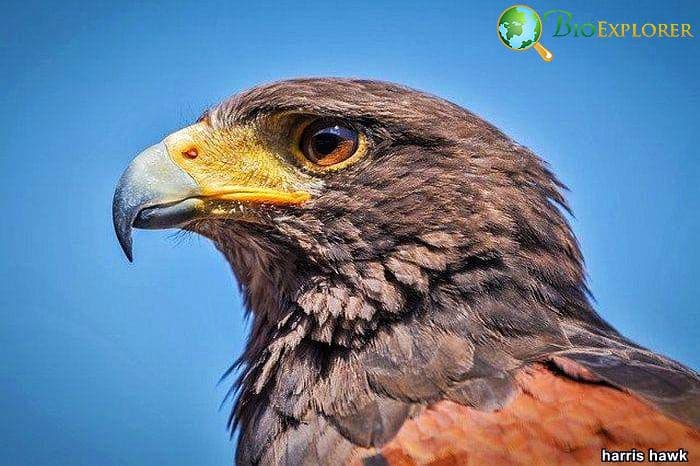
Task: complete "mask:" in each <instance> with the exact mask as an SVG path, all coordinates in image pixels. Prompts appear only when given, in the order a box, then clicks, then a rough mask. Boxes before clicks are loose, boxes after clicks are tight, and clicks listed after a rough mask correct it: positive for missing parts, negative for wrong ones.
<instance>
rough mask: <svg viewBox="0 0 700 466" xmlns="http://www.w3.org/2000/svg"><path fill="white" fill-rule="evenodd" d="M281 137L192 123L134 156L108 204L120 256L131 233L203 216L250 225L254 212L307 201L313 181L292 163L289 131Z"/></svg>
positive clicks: (127, 251)
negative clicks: (119, 245) (137, 229)
mask: <svg viewBox="0 0 700 466" xmlns="http://www.w3.org/2000/svg"><path fill="white" fill-rule="evenodd" d="M277 129H278V128H277ZM282 133H283V134H282V136H275V135H277V134H280V133H279V132H278V131H265V130H263V129H261V128H259V127H257V126H254V125H249V126H237V127H234V128H231V129H215V128H213V127H212V126H210V125H209V124H208V123H207V122H199V123H196V124H194V125H192V126H188V127H186V128H183V129H181V130H180V131H177V132H175V133H173V134H171V135H170V136H168V137H167V138H165V140H164V141H162V142H160V143H158V144H156V145H154V146H152V147H150V148H148V149H146V150H144V151H143V152H142V153H141V154H139V156H137V157H136V158H135V159H134V160H133V161H132V162H131V164H129V166H128V167H127V169H126V170H125V171H124V173H123V174H122V176H121V178H120V180H119V183H118V184H117V188H116V191H115V194H114V201H113V204H112V217H113V220H114V228H115V232H116V234H117V238H118V239H119V242H120V244H121V246H122V248H123V249H124V252H125V254H126V256H127V258H128V259H129V260H131V257H132V256H131V249H132V239H131V230H132V228H133V227H136V228H147V229H162V228H180V227H183V226H185V225H186V224H187V223H189V222H191V221H193V220H196V219H206V218H233V219H240V220H250V221H255V220H256V218H257V217H256V215H257V214H256V212H258V213H259V211H258V210H257V209H256V207H260V206H263V205H276V206H298V205H301V204H303V203H304V202H306V201H307V200H309V199H310V198H311V194H312V191H313V190H314V189H315V188H317V187H318V186H319V181H318V180H315V179H314V178H313V177H312V176H310V175H309V174H307V173H305V172H304V171H303V170H301V169H300V168H299V167H298V165H297V164H295V163H293V161H292V160H293V157H294V155H293V149H292V148H290V147H289V146H290V139H289V138H288V137H286V135H287V134H288V133H287V132H282Z"/></svg>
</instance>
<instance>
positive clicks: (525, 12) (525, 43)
mask: <svg viewBox="0 0 700 466" xmlns="http://www.w3.org/2000/svg"><path fill="white" fill-rule="evenodd" d="M541 35H542V20H541V19H540V15H538V14H537V12H536V11H535V10H533V9H532V8H530V7H529V6H526V5H513V6H511V7H509V8H506V10H505V11H504V12H503V13H501V16H499V17H498V37H499V38H500V39H501V42H503V45H505V46H506V47H508V48H509V49H511V50H527V49H529V48H530V47H534V48H535V50H536V51H537V53H538V54H539V55H540V57H542V59H543V60H544V61H547V62H549V61H551V60H552V58H554V55H553V54H552V52H550V51H549V50H547V49H546V48H544V46H542V45H541V44H540V43H539V40H540V36H541Z"/></svg>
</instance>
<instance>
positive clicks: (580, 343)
mask: <svg viewBox="0 0 700 466" xmlns="http://www.w3.org/2000/svg"><path fill="white" fill-rule="evenodd" d="M290 114H291V115H295V114H298V115H304V116H318V117H334V118H339V119H342V120H343V121H347V122H349V123H351V124H352V125H354V126H355V127H357V128H359V129H360V130H361V131H362V132H363V133H364V134H365V135H366V137H367V138H368V141H369V147H370V149H369V151H368V154H367V156H366V157H364V158H363V160H361V161H359V162H357V163H356V164H354V165H352V166H349V167H347V168H345V169H343V170H339V171H337V172H331V173H328V174H326V175H324V176H322V179H321V183H322V187H321V188H319V191H318V193H316V195H315V196H314V197H313V198H312V199H311V200H310V201H308V202H307V203H306V204H304V205H303V206H301V207H299V208H296V209H294V210H293V211H292V210H290V209H288V208H283V207H273V206H270V207H269V209H268V216H269V217H268V218H267V221H266V222H263V223H244V222H233V221H228V220H207V221H201V222H197V223H196V224H192V225H191V226H189V228H190V229H192V230H194V231H196V232H198V233H200V234H202V235H204V236H207V237H209V238H211V239H212V240H213V241H214V243H215V244H216V246H217V247H218V248H219V249H220V250H221V251H222V253H223V254H224V255H225V257H226V259H227V260H228V261H229V263H230V264H231V266H232V269H233V271H234V273H235V275H236V277H237V279H238V282H239V283H240V285H241V287H242V291H243V295H244V297H245V300H246V305H247V307H248V308H249V309H250V310H251V311H252V313H251V319H252V323H251V334H250V337H249V341H248V343H247V347H246V350H245V352H244V354H243V355H242V356H241V358H240V360H239V362H238V363H237V365H236V366H235V369H236V370H238V371H239V373H240V374H241V375H240V377H239V379H238V382H237V384H236V386H235V388H234V390H235V391H236V393H237V401H236V405H235V408H234V411H233V413H232V417H231V426H232V428H238V429H240V440H239V443H238V450H237V455H236V461H237V463H238V464H241V465H248V464H264V465H268V464H270V465H272V464H289V465H296V464H333V465H335V464H343V463H347V462H351V461H366V462H368V463H367V464H383V463H382V462H386V461H388V462H389V463H390V464H435V465H437V464H444V465H447V464H484V463H486V462H489V463H491V464H508V463H512V464H549V463H561V464H576V462H583V463H585V462H586V461H588V460H590V459H591V458H593V456H592V455H594V454H597V453H596V452H597V451H598V450H596V449H597V448H599V447H600V446H601V445H609V446H610V447H611V448H612V447H613V446H626V445H644V444H645V442H647V443H649V445H652V444H653V445H669V446H674V448H678V447H681V446H684V444H683V441H685V440H686V439H687V440H688V441H690V440H692V441H693V442H695V444H697V431H696V430H693V429H692V428H690V427H689V426H693V428H694V429H697V428H698V425H699V424H700V414H699V413H698V405H700V397H699V395H698V392H699V390H700V389H699V387H700V381H699V379H698V375H697V374H696V373H695V372H694V371H692V370H690V369H688V368H685V367H683V366H682V365H680V364H678V363H675V362H673V361H670V360H668V359H666V358H664V357H662V356H659V355H656V354H654V353H652V352H649V351H646V350H644V349H643V348H640V347H639V346H637V345H636V344H634V343H633V342H630V341H629V340H627V339H625V338H624V337H622V336H621V335H619V334H618V333H617V332H616V331H615V330H614V329H613V328H612V327H610V326H609V325H608V324H607V323H606V322H605V321H603V320H602V319H601V318H600V317H599V316H598V314H597V313H596V312H595V311H594V310H593V308H592V306H591V302H590V299H589V292H588V289H587V287H586V283H585V272H584V268H583V260H582V257H581V253H580V250H579V247H578V244H577V241H576V239H575V237H574V235H573V234H572V232H571V229H570V227H569V224H568V222H567V220H566V218H565V216H564V215H563V212H562V211H567V210H568V206H567V204H566V201H565V199H564V197H563V194H562V191H563V189H564V187H563V185H562V184H561V183H560V182H559V181H558V180H557V179H556V178H555V177H554V176H553V175H552V173H551V172H550V170H549V168H548V167H547V165H546V164H545V163H544V162H543V161H542V160H540V159H539V158H538V157H537V156H535V155H534V154H533V153H532V152H531V151H529V150H528V149H527V148H525V147H523V146H521V145H519V144H517V143H515V142H513V141H512V140H510V139H509V138H508V137H506V136H505V135H504V134H503V133H501V132H500V131H499V130H497V129H496V128H494V127H493V126H491V125H490V124H488V123H487V122H485V121H484V120H482V119H480V118H479V117H477V116H476V115H474V114H472V113H470V112H468V111H467V110H464V109H463V108H461V107H459V106H456V105H454V104H452V103H449V102H447V101H445V100H442V99H439V98H436V97H434V96H430V95H427V94H424V93H421V92H417V91H414V90H411V89H408V88H405V87H401V86H397V85H392V84H388V83H383V82H377V81H367V80H347V79H303V80H292V81H284V82H279V83H273V84H270V85H267V86H262V87H259V88H255V89H253V90H250V91H247V92H245V93H243V94H240V95H238V96H234V97H233V98H231V99H230V100H228V101H226V102H224V103H222V104H220V105H218V106H216V107H214V108H212V109H211V110H209V111H208V112H207V113H206V114H205V115H204V116H203V117H202V121H205V122H207V123H208V124H210V125H212V126H213V127H215V128H227V127H233V126H235V125H237V124H254V125H256V126H257V127H258V128H259V131H273V130H274V125H271V124H270V123H269V121H270V120H271V119H274V118H275V117H276V116H279V115H290ZM621 405H624V406H625V407H626V409H625V410H621V409H618V408H615V407H616V406H621ZM627 407H628V408H629V409H627ZM613 408H614V409H613ZM613 411H614V412H613ZM623 411H624V412H623ZM615 413H617V414H615ZM615 416H617V417H615ZM654 431H656V432H654ZM661 431H663V432H661ZM679 442H680V443H679ZM672 444H673V445H672ZM688 445H690V443H688ZM373 462H374V463H373Z"/></svg>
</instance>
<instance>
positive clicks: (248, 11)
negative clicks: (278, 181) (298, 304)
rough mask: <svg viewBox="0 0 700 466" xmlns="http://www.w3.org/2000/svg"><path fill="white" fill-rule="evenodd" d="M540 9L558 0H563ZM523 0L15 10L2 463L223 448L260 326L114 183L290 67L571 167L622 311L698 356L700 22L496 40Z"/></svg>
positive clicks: (688, 11)
mask: <svg viewBox="0 0 700 466" xmlns="http://www.w3.org/2000/svg"><path fill="white" fill-rule="evenodd" d="M578 3H579V4H576V5H573V4H572V5H571V6H570V7H569V9H570V10H571V11H572V12H573V13H574V17H575V20H576V19H577V20H579V21H587V20H598V19H605V20H608V21H610V22H619V21H624V22H640V23H643V22H646V21H653V22H691V23H693V29H694V30H695V32H696V34H700V23H698V22H697V18H699V17H700V7H699V5H700V4H699V3H697V2H691V1H688V2H680V1H677V2H650V1H645V2H636V5H635V6H634V7H633V8H629V7H627V6H623V5H622V2H615V3H619V5H616V4H613V3H614V2H604V1H590V2H585V5H581V4H580V2H578ZM530 4H531V5H532V6H533V7H535V8H536V9H537V10H538V11H540V12H543V11H545V10H547V9H550V8H555V7H556V6H557V5H559V4H558V3H555V2H553V1H550V2H546V1H533V2H530ZM509 5H510V3H504V2H501V3H499V2H493V1H489V2H486V1H483V2H473V3H472V4H471V5H470V6H469V7H467V6H465V5H464V4H463V2H454V3H441V2H411V1H402V2H378V1H367V2H355V3H343V4H342V5H341V4H336V3H333V2H324V1H318V2H296V1H295V2H284V3H276V4H273V3H267V2H246V3H245V4H244V3H243V2H240V3H238V2H233V1H221V2H203V1H192V2H169V3H162V4H159V3H156V2H129V1H126V2H101V1H91V2H88V1H83V2H74V1H63V2H60V3H56V2H49V1H32V0H29V1H22V2H13V1H11V2H10V3H9V4H7V3H6V4H5V6H4V8H3V10H4V15H3V17H4V21H3V27H2V28H0V54H1V55H0V56H1V59H2V72H0V88H1V89H2V92H1V93H0V103H1V104H2V107H1V108H2V112H1V115H0V118H1V121H0V123H1V124H0V136H1V139H0V140H1V141H2V148H1V149H0V173H2V183H0V212H2V227H1V228H0V319H1V321H0V322H1V323H0V351H1V353H2V359H1V361H2V369H1V370H0V395H1V396H0V412H2V422H0V438H2V440H1V441H0V458H2V460H0V462H2V463H3V464H8V465H18V466H19V465H32V466H41V465H49V464H50V465H64V464H65V465H74V466H79V465H91V466H92V465H96V464H99V465H105V466H106V465H124V464H128V465H154V464H167V465H222V464H230V462H231V458H232V451H233V448H234V444H233V443H232V442H230V441H229V440H228V438H227V434H226V431H225V419H226V417H227V411H228V408H225V409H223V410H221V411H218V406H219V403H220V401H221V400H222V398H223V396H224V393H225V391H226V388H227V384H226V383H224V384H222V385H217V381H218V379H219V376H220V375H221V374H222V373H223V371H224V370H225V369H226V368H227V367H228V365H229V364H230V363H231V361H232V360H233V359H234V357H235V356H236V355H237V354H238V353H239V352H240V350H241V347H242V342H243V339H244V335H245V333H246V328H245V325H244V323H243V318H242V311H241V301H240V297H239V296H238V293H237V290H236V287H235V284H234V282H233V278H232V275H231V273H230V272H229V270H228V266H227V265H226V263H225V262H224V261H223V259H222V258H220V257H219V256H218V254H217V253H216V252H215V251H214V250H213V248H212V247H211V246H210V245H209V244H208V243H207V242H206V241H205V240H201V239H197V238H193V239H189V240H186V241H184V242H182V241H179V240H177V239H174V238H173V237H172V234H171V233H168V232H137V233H136V238H135V240H136V241H135V259H136V262H135V263H134V264H133V265H131V264H128V263H127V262H126V260H125V259H124V257H123V256H122V254H121V252H120V250H119V247H118V245H117V242H116V240H115V238H114V235H113V232H112V224H111V218H110V203H111V198H112V192H113V188H114V185H115V182H116V180H117V178H118V176H119V174H120V173H121V171H122V170H123V168H124V167H125V166H126V164H127V162H128V161H129V160H130V159H131V158H132V157H133V156H134V155H135V154H136V153H137V152H138V151H140V150H141V149H143V148H145V147H146V146H149V145H151V144H152V143H154V142H156V141H158V140H160V139H161V138H162V137H163V136H164V135H166V134H167V133H169V132H171V131H173V130H176V129H178V128H179V127H181V126H184V125H186V124H188V123H189V122H191V121H192V120H193V119H194V118H196V117H197V116H198V115H199V113H200V112H201V111H202V110H203V109H204V108H206V107H207V106H209V105H211V104H213V103H216V102H217V101H218V100H220V99H222V98H224V97H225V96H227V95H230V94H232V93H235V92H237V91H239V90H242V89H245V88H248V87H250V86H253V85H255V84H258V83H261V82H266V81H271V80H276V79H280V78H285V77H296V76H309V75H340V76H358V77H371V78H380V79H385V80H391V81H397V82H401V83H405V84H408V85H410V86H413V87H417V88H420V89H424V90H427V91H429V92H432V93H435V94H439V95H441V96H444V97H447V98H449V99H451V100H453V101H455V102H457V103H459V104H461V105H463V106H465V107H467V108H469V109H471V110H472V111H474V112H476V113H477V114H479V115H481V116H483V117H485V118H486V119H487V120H489V121H491V122H493V123H494V124H496V125H497V126H499V127H500V128H502V129H503V130H504V131H505V132H506V133H508V134H509V135H511V136H512V137H514V138H515V139H516V140H518V141H519V142H521V143H523V144H525V145H527V146H529V147H531V148H532V149H533V150H534V151H535V152H537V153H538V154H540V155H541V156H542V157H544V158H545V159H547V160H548V161H550V162H551V164H552V167H553V168H554V170H555V171H556V172H557V173H558V174H559V175H560V177H561V179H562V180H563V181H564V182H565V183H566V184H568V185H569V187H570V188H571V190H572V191H571V193H570V195H569V199H570V201H571V204H572V206H573V209H574V212H575V214H576V219H575V220H574V221H573V225H574V229H575V231H576V232H577V234H578V235H579V238H580V240H581V243H582V247H583V251H584V253H585V256H586V259H587V264H588V270H589V273H590V276H591V281H590V283H591V288H592V290H593V292H594V293H595V295H596V297H597V299H598V309H599V310H600V312H601V313H602V315H603V316H604V317H605V318H606V319H608V320H609V321H611V322H612V323H613V324H614V325H616V326H617V327H618V328H619V329H620V330H621V331H623V332H624V333H625V334H627V335H628V336H630V337H632V338H634V339H635V340H637V341H639V342H640V343H642V344H644V345H646V346H648V347H650V348H653V349H654V350H658V351H661V352H663V353H666V354H668V355H670V356H672V357H674V358H677V359H679V360H681V361H683V362H685V363H686V364H688V365H690V366H692V367H695V368H697V367H698V366H700V353H699V352H698V347H697V342H698V341H700V330H699V328H700V326H699V325H698V304H697V303H698V302H700V287H699V286H698V284H697V280H698V275H699V274H700V265H699V263H700V252H698V247H697V236H698V229H699V227H700V221H699V219H700V214H699V212H700V209H699V207H700V205H699V203H700V191H699V190H700V183H699V181H700V161H699V159H698V156H699V155H700V154H699V152H700V151H699V150H698V134H700V128H699V127H698V121H700V120H699V119H698V109H699V108H700V93H699V85H698V82H700V67H699V65H700V54H699V53H698V46H699V42H698V41H700V37H698V38H696V39H694V40H669V39H665V40H631V39H628V40H601V39H581V38H578V39H576V38H552V37H550V34H551V32H552V27H551V25H550V27H549V30H548V26H547V24H545V30H544V35H543V39H542V43H543V44H544V45H546V46H547V47H548V48H549V49H551V50H552V51H553V52H554V54H555V59H554V61H553V62H552V63H550V64H545V63H544V62H542V61H541V60H540V59H539V57H538V56H537V55H536V54H535V52H534V51H529V52H523V53H514V52H511V51H509V50H507V49H506V48H505V47H503V46H502V45H501V44H500V43H499V41H498V39H497V36H496V30H495V23H496V19H497V16H498V14H499V13H500V12H501V10H502V9H504V8H505V7H507V6H509Z"/></svg>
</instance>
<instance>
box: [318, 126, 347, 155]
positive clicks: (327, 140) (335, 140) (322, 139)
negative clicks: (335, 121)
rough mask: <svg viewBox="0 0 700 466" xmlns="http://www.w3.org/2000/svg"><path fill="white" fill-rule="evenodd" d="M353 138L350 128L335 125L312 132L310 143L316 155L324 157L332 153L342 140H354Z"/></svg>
mask: <svg viewBox="0 0 700 466" xmlns="http://www.w3.org/2000/svg"><path fill="white" fill-rule="evenodd" d="M354 139H355V133H354V132H353V131H352V130H351V129H349V128H344V127H342V126H337V125H336V126H330V127H328V128H323V129H321V130H319V131H317V132H316V133H314V135H313V136H312V138H311V144H312V148H313V151H314V153H315V155H316V156H317V157H325V156H327V155H330V154H332V153H333V151H335V150H336V149H337V148H338V146H339V145H341V144H342V143H343V142H344V141H347V140H350V141H353V142H354Z"/></svg>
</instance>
